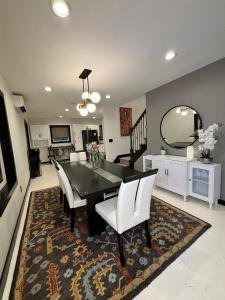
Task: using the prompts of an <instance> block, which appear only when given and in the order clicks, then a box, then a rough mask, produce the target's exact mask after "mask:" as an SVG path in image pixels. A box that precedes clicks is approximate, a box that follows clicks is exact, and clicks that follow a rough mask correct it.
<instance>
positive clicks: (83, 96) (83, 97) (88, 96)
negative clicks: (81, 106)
mask: <svg viewBox="0 0 225 300" xmlns="http://www.w3.org/2000/svg"><path fill="white" fill-rule="evenodd" d="M81 97H82V99H83V100H86V99H90V97H91V95H90V93H89V92H83V93H82V96H81Z"/></svg>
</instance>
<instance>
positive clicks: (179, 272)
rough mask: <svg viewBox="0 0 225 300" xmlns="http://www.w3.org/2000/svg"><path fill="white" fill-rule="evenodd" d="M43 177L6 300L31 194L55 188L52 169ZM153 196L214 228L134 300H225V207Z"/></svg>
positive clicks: (34, 185) (159, 192)
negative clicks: (29, 212) (31, 206)
mask: <svg viewBox="0 0 225 300" xmlns="http://www.w3.org/2000/svg"><path fill="white" fill-rule="evenodd" d="M42 173H43V175H42V176H41V177H38V178H35V179H32V181H31V184H30V187H29V191H28V194H27V198H26V204H25V208H24V212H23V216H22V220H21V225H20V229H19V232H18V237H17V241H16V245H15V249H14V254H13V258H12V262H11V266H10V271H9V274H8V279H7V284H6V288H5V291H4V295H3V300H7V299H8V295H9V291H10V286H11V281H12V277H13V271H14V268H15V263H16V258H17V253H18V249H19V243H20V239H21V235H22V231H23V225H24V221H25V217H26V210H27V205H28V200H29V194H30V192H31V191H34V190H38V189H44V188H48V187H51V186H56V185H57V184H58V183H57V176H56V173H55V169H54V167H53V166H51V165H42ZM154 195H155V196H157V197H159V198H161V199H163V200H165V201H167V202H169V203H171V204H173V205H175V206H177V207H179V208H181V209H183V210H185V211H187V212H189V213H190V214H193V215H195V216H196V217H199V218H201V219H203V220H205V221H207V222H209V223H210V224H211V225H212V227H211V228H210V229H209V230H208V231H207V232H206V233H204V234H203V235H202V236H201V237H200V238H199V239H198V240H197V241H196V242H195V243H194V244H193V245H192V246H191V247H190V248H188V249H187V250H186V251H185V252H184V253H183V254H182V255H181V256H179V257H178V258H177V259H176V260H175V261H174V262H173V263H172V264H171V265H170V266H169V267H168V268H167V269H166V270H165V271H164V272H163V273H161V274H160V275H159V276H158V277H157V278H156V279H155V280H154V281H153V282H152V283H151V284H150V285H149V286H148V287H147V288H146V289H145V290H143V291H142V292H141V293H140V294H139V295H138V296H137V297H136V298H135V300H149V299H154V300H201V299H204V300H225V206H221V205H218V207H216V208H213V209H209V207H208V205H207V203H205V202H203V201H200V200H197V199H193V198H188V201H187V202H184V201H183V198H182V197H181V196H179V195H176V194H174V193H170V192H167V191H165V190H163V189H158V188H157V189H155V191H154Z"/></svg>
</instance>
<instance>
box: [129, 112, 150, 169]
mask: <svg viewBox="0 0 225 300" xmlns="http://www.w3.org/2000/svg"><path fill="white" fill-rule="evenodd" d="M146 148H147V122H146V110H144V111H143V113H142V114H141V115H140V117H139V118H138V120H137V122H136V123H135V124H134V125H133V127H132V128H131V132H130V153H131V167H132V166H133V164H134V162H135V161H136V160H137V159H138V158H139V157H140V156H141V154H142V153H143V152H144V151H145V150H146Z"/></svg>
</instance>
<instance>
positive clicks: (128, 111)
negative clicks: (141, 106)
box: [120, 107, 132, 136]
mask: <svg viewBox="0 0 225 300" xmlns="http://www.w3.org/2000/svg"><path fill="white" fill-rule="evenodd" d="M131 128H132V108H130V107H120V133H121V136H129V135H130V130H131Z"/></svg>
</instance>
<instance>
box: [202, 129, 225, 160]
mask: <svg viewBox="0 0 225 300" xmlns="http://www.w3.org/2000/svg"><path fill="white" fill-rule="evenodd" d="M220 126H222V124H220V123H215V124H212V125H210V126H209V127H208V128H207V129H206V130H204V129H199V130H198V138H199V146H198V149H199V150H200V151H201V156H202V158H210V154H211V152H212V151H213V150H214V149H215V145H216V143H217V138H216V137H215V133H216V132H217V131H218V130H219V127H220Z"/></svg>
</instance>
